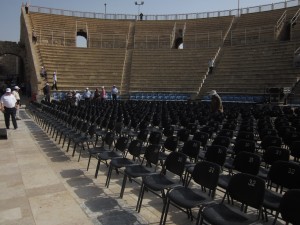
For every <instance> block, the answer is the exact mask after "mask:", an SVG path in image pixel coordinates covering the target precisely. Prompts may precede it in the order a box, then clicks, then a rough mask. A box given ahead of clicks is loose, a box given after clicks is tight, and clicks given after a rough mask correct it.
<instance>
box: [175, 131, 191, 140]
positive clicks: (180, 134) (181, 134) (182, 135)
mask: <svg viewBox="0 0 300 225" xmlns="http://www.w3.org/2000/svg"><path fill="white" fill-rule="evenodd" d="M189 136H190V131H189V130H188V129H185V128H183V129H180V130H179V131H178V132H177V137H178V141H182V142H186V141H187V140H188V139H189Z"/></svg>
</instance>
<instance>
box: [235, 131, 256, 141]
mask: <svg viewBox="0 0 300 225" xmlns="http://www.w3.org/2000/svg"><path fill="white" fill-rule="evenodd" d="M240 139H244V140H250V141H253V140H254V133H253V132H247V131H240V132H238V135H237V137H236V140H240Z"/></svg>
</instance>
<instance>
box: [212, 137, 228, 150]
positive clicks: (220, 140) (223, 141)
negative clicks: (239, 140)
mask: <svg viewBox="0 0 300 225" xmlns="http://www.w3.org/2000/svg"><path fill="white" fill-rule="evenodd" d="M230 142H231V140H230V138H229V137H225V136H217V137H216V138H215V139H214V140H213V142H212V145H221V146H224V147H226V148H228V147H229V145H230Z"/></svg>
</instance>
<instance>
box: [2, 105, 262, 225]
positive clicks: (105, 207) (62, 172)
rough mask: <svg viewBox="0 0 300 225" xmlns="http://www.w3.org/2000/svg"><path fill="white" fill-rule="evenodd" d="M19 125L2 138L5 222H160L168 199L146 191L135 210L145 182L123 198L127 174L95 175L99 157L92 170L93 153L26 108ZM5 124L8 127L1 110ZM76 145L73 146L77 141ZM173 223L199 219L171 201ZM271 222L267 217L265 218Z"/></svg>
mask: <svg viewBox="0 0 300 225" xmlns="http://www.w3.org/2000/svg"><path fill="white" fill-rule="evenodd" d="M20 116H21V118H22V120H18V121H17V122H18V126H19V128H18V129H17V130H14V129H9V130H7V133H8V139H7V140H0V149H1V153H2V154H1V158H0V162H1V163H0V188H1V191H0V224H1V225H76V224H78V225H92V224H94V225H95V224H105V225H110V224H111V225H117V224H128V225H130V224H135V225H138V224H158V223H159V220H160V215H161V210H162V200H161V199H160V198H157V197H155V196H154V195H153V194H151V193H145V197H144V201H143V206H142V209H141V212H140V213H137V212H136V211H135V206H136V202H137V198H138V193H139V186H138V185H137V184H135V183H130V182H127V186H126V190H125V193H124V197H123V199H120V197H119V193H120V188H121V183H122V179H123V175H121V174H119V175H117V174H116V173H115V172H113V176H112V179H111V183H110V187H109V188H106V187H105V179H106V174H107V170H108V168H107V167H106V166H105V165H104V164H102V165H101V167H100V172H99V176H98V178H97V179H95V178H94V172H95V168H96V160H94V161H93V160H92V163H91V166H90V169H89V171H87V170H86V166H87V162H88V158H87V154H84V155H83V157H82V158H81V160H80V162H78V161H77V159H78V153H77V154H75V157H72V156H71V152H72V150H70V151H69V152H66V146H65V147H64V149H63V148H62V147H61V144H60V145H58V143H57V142H55V141H54V139H52V138H51V137H49V136H48V134H47V133H46V132H45V131H44V130H43V129H41V128H40V126H39V125H37V124H36V123H35V121H34V120H33V119H32V118H31V116H30V114H29V113H28V112H27V111H26V110H25V108H22V109H21V112H20ZM0 128H5V125H4V118H3V114H2V113H1V114H0ZM71 148H72V147H71ZM167 224H178V225H181V224H182V225H188V224H195V221H193V222H191V221H190V220H188V218H187V216H186V215H185V214H184V213H183V212H181V211H179V210H177V209H176V208H174V207H170V211H169V214H168V219H167ZM265 224H267V223H265Z"/></svg>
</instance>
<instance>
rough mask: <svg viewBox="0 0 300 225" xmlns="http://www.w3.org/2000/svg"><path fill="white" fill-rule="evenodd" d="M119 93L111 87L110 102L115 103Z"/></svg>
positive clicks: (114, 87) (114, 86)
mask: <svg viewBox="0 0 300 225" xmlns="http://www.w3.org/2000/svg"><path fill="white" fill-rule="evenodd" d="M118 93H119V90H118V89H117V88H116V85H113V87H112V89H111V96H112V100H113V102H114V101H117V94H118Z"/></svg>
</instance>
